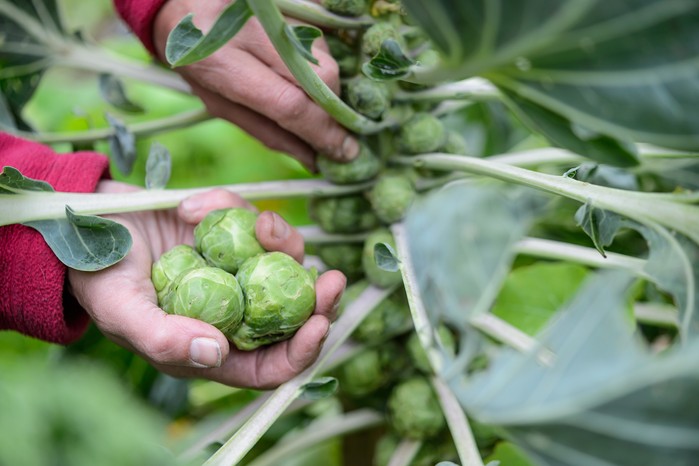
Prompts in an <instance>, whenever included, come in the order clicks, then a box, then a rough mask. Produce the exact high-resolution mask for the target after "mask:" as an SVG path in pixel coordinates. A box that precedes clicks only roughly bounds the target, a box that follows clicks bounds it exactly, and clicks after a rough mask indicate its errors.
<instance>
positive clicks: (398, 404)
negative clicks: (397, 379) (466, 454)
mask: <svg viewBox="0 0 699 466" xmlns="http://www.w3.org/2000/svg"><path fill="white" fill-rule="evenodd" d="M388 413H389V421H390V424H391V426H392V427H393V430H394V431H395V432H396V433H398V434H399V435H401V436H403V437H406V438H409V439H413V440H423V439H426V438H429V437H434V436H435V435H437V434H438V433H439V432H440V431H441V430H442V429H443V428H444V426H445V424H446V422H445V420H444V415H443V414H442V409H441V407H440V406H439V401H438V400H437V397H436V395H435V393H434V391H433V390H432V386H431V385H430V383H429V382H428V381H427V379H425V378H424V377H421V376H417V377H411V378H409V379H407V380H404V381H403V382H401V383H399V384H398V385H396V386H395V387H394V388H393V391H392V392H391V394H390V395H389V397H388Z"/></svg>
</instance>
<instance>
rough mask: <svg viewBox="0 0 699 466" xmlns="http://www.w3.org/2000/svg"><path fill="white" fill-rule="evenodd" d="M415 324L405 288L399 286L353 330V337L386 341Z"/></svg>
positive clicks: (372, 342)
mask: <svg viewBox="0 0 699 466" xmlns="http://www.w3.org/2000/svg"><path fill="white" fill-rule="evenodd" d="M412 326H413V320H412V317H411V316H410V307H408V298H407V297H406V296H405V290H404V289H403V288H402V287H399V288H398V289H397V290H396V291H394V292H393V293H391V294H390V295H389V296H388V298H386V299H384V300H383V301H382V302H381V303H380V304H379V305H378V306H376V308H375V309H374V310H372V311H371V312H370V313H369V315H368V316H366V317H365V318H364V320H362V322H361V323H360V324H359V325H358V326H357V328H356V329H355V330H354V332H352V338H353V339H354V340H356V341H359V342H362V343H367V344H378V343H382V342H385V341H386V340H389V339H391V338H393V337H395V336H398V335H400V334H402V333H405V332H407V331H408V330H410V329H411V328H412Z"/></svg>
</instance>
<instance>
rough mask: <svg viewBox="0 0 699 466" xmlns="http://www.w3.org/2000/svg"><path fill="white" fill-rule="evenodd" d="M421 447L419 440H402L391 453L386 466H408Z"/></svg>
mask: <svg viewBox="0 0 699 466" xmlns="http://www.w3.org/2000/svg"><path fill="white" fill-rule="evenodd" d="M421 447H422V442H421V441H420V440H410V439H403V440H401V442H400V443H399V444H398V446H397V447H396V449H395V450H394V451H393V454H392V455H391V458H390V459H389V460H388V464H387V465H386V466H409V465H410V464H411V463H412V462H413V460H414V459H415V457H416V456H417V453H418V452H419V451H420V448H421Z"/></svg>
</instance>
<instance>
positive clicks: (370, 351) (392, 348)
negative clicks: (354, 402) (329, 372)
mask: <svg viewBox="0 0 699 466" xmlns="http://www.w3.org/2000/svg"><path fill="white" fill-rule="evenodd" d="M406 367H407V360H406V359H405V358H404V357H402V351H401V350H400V348H399V347H398V345H397V344H396V343H395V342H386V343H385V344H383V345H380V346H375V347H370V348H365V349H363V350H362V351H360V352H359V353H357V354H356V355H354V356H353V357H352V358H350V359H349V360H348V361H347V362H345V363H344V364H342V365H341V366H340V368H339V370H338V377H337V378H338V380H339V381H340V390H342V391H343V392H344V393H346V394H347V395H350V396H353V397H360V396H366V395H368V394H370V393H371V392H373V391H375V390H377V389H379V388H381V387H383V386H386V385H388V384H389V382H391V381H392V380H393V379H395V378H396V376H397V375H399V374H400V372H401V371H403V370H404V369H405V368H406Z"/></svg>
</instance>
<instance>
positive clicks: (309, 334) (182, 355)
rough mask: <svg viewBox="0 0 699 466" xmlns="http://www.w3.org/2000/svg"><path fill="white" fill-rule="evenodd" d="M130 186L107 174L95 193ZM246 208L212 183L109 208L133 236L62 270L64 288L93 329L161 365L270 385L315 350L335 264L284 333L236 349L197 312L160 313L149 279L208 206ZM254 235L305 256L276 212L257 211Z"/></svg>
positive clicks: (323, 330) (339, 288)
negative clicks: (184, 194)
mask: <svg viewBox="0 0 699 466" xmlns="http://www.w3.org/2000/svg"><path fill="white" fill-rule="evenodd" d="M135 189H138V188H135V187H133V186H131V185H127V184H123V183H119V182H115V181H110V180H105V181H101V182H100V184H99V185H98V188H97V192H101V193H119V192H126V191H132V190H135ZM227 207H247V208H252V207H251V206H250V204H248V203H247V202H246V201H244V200H243V199H242V198H241V197H240V196H237V195H236V194H233V193H232V192H229V191H225V190H222V189H214V190H211V191H207V192H205V193H202V194H199V195H195V196H193V197H190V198H188V199H186V200H184V201H183V202H182V203H181V204H180V205H179V206H178V208H177V209H171V210H164V211H148V212H138V213H128V214H118V215H111V216H109V217H110V218H112V219H114V220H116V221H118V222H119V223H121V224H123V225H124V226H125V227H126V228H128V229H129V232H130V233H131V235H132V237H133V246H132V248H131V251H130V252H129V254H128V255H127V256H126V257H125V258H124V259H123V260H122V261H120V262H119V263H117V264H115V265H114V266H112V267H109V268H107V269H104V270H102V271H99V272H80V271H77V270H74V269H69V271H68V287H69V290H70V292H71V293H72V294H73V295H74V296H75V298H76V299H77V300H78V302H79V303H80V304H81V306H82V307H83V308H84V309H85V310H86V311H87V313H88V314H89V315H90V317H91V318H92V320H93V322H94V323H95V325H96V326H97V327H98V329H99V330H100V331H101V332H102V333H103V334H104V335H105V336H107V337H108V338H110V339H111V340H113V341H114V342H116V343H117V344H119V345H121V346H123V347H125V348H127V349H129V350H131V351H133V352H135V353H137V354H139V355H141V356H142V357H143V358H144V359H145V360H146V361H148V362H149V363H150V364H152V365H153V366H154V367H156V368H157V369H158V370H160V371H161V372H164V373H166V374H169V375H172V376H175V377H196V378H204V379H209V380H213V381H216V382H220V383H223V384H226V385H230V386H236V387H248V388H257V389H269V388H274V387H276V386H278V385H280V384H281V383H283V382H285V381H287V380H289V379H290V378H292V377H293V376H295V375H296V374H298V373H300V372H301V371H302V370H303V369H305V368H306V367H308V366H309V365H310V364H311V363H312V362H313V361H315V359H316V358H317V357H318V354H319V352H320V349H321V347H322V344H323V341H324V340H325V337H326V336H327V333H328V331H329V328H330V323H331V321H332V320H333V319H334V318H335V315H336V312H337V306H338V303H339V300H340V297H341V296H342V293H343V291H344V288H345V284H346V279H345V277H344V275H343V274H342V273H340V272H338V271H328V272H325V273H323V274H322V275H321V276H320V277H318V280H317V282H316V308H315V311H314V313H313V315H312V316H311V317H310V318H309V319H308V321H307V322H306V323H305V324H304V325H303V326H302V327H301V328H300V329H299V330H298V331H297V332H296V334H295V335H294V336H293V337H292V338H291V339H290V340H286V341H283V342H280V343H276V344H274V345H270V346H267V347H263V348H259V349H257V350H255V351H250V352H243V351H238V350H237V349H236V348H235V347H234V346H233V345H231V344H230V343H229V342H228V340H227V339H226V338H225V337H224V335H223V334H222V333H221V332H220V331H219V330H218V329H216V328H215V327H213V326H211V325H209V324H207V323H205V322H202V321H200V320H197V319H192V318H188V317H184V316H177V315H171V314H167V313H165V312H164V311H163V310H162V309H160V308H159V307H158V305H157V298H156V293H155V289H154V288H153V284H152V283H151V280H150V271H151V265H152V263H153V261H155V260H157V258H158V257H160V255H161V254H162V253H163V252H165V251H167V250H168V249H170V248H172V247H173V246H175V245H177V244H190V245H192V244H193V241H194V236H193V230H194V226H195V225H196V224H197V223H198V222H199V221H201V220H202V219H203V218H204V216H205V215H206V213H208V212H209V211H211V210H214V209H221V208H227ZM255 229H256V231H255V233H256V235H257V238H258V240H259V241H260V243H261V244H262V246H263V247H264V248H265V249H266V250H268V251H281V252H284V253H286V254H289V255H290V256H292V257H293V258H295V259H296V260H297V261H299V262H301V261H302V260H303V254H304V244H303V238H302V237H301V235H300V234H299V233H298V232H297V231H296V230H295V229H294V228H292V227H291V226H289V225H288V224H287V223H286V222H285V221H284V220H283V219H282V218H281V217H280V216H279V215H277V214H275V213H273V212H262V213H261V214H260V215H259V218H258V221H257V224H256V227H255Z"/></svg>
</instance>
